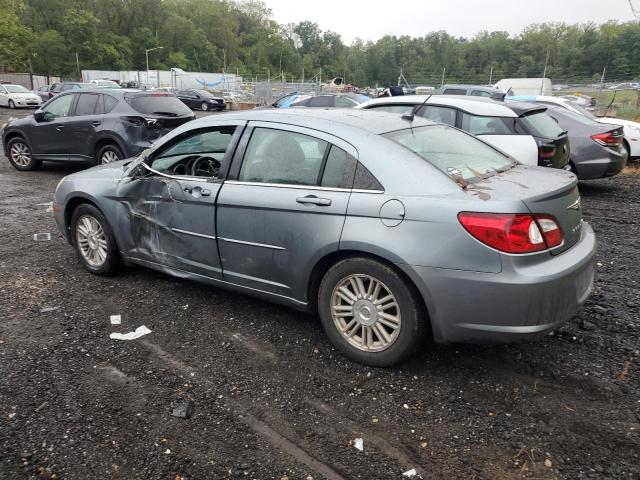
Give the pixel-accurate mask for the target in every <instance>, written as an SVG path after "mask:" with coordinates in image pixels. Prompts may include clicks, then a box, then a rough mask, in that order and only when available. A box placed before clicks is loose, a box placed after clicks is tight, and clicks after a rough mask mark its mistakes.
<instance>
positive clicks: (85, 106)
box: [75, 93, 100, 116]
mask: <svg viewBox="0 0 640 480" xmlns="http://www.w3.org/2000/svg"><path fill="white" fill-rule="evenodd" d="M78 96H79V97H80V98H78V103H76V113H75V114H76V115H77V116H80V115H93V114H95V113H96V104H97V103H98V100H99V99H100V95H93V94H90V93H82V94H80V95H78Z"/></svg>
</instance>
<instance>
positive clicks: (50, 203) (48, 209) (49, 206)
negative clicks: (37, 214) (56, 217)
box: [36, 202, 53, 213]
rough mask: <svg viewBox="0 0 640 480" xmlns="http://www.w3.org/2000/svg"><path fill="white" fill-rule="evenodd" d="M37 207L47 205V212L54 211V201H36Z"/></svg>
mask: <svg viewBox="0 0 640 480" xmlns="http://www.w3.org/2000/svg"><path fill="white" fill-rule="evenodd" d="M36 207H47V209H46V210H45V212H47V213H51V212H53V202H45V203H36Z"/></svg>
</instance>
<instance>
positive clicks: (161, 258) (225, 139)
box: [119, 126, 241, 279]
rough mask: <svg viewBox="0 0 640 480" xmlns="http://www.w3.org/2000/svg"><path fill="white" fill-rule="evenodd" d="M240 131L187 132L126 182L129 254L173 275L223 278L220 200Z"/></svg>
mask: <svg viewBox="0 0 640 480" xmlns="http://www.w3.org/2000/svg"><path fill="white" fill-rule="evenodd" d="M239 130H241V128H240V127H239V126H224V127H213V128H206V129H199V130H195V131H191V132H188V133H187V134H185V135H183V136H181V137H179V138H178V139H177V140H176V141H175V142H172V144H171V145H168V146H167V147H165V148H163V151H161V152H157V153H156V154H155V155H152V156H151V157H150V159H149V160H148V161H147V162H145V165H146V166H141V167H139V169H138V170H139V172H138V174H137V175H134V177H133V178H131V179H130V181H129V182H127V183H126V184H123V185H121V191H120V192H119V193H120V197H121V199H122V200H123V201H124V202H125V204H126V205H127V207H128V215H129V219H128V220H129V225H130V229H129V230H130V234H131V245H132V248H131V251H130V252H129V256H131V257H133V258H135V259H138V260H142V261H145V262H148V263H151V264H153V265H154V266H166V267H169V268H171V269H173V270H174V273H176V272H175V271H176V270H177V271H182V272H185V273H187V272H188V273H193V274H197V275H201V276H204V277H208V278H214V279H220V278H222V269H221V265H220V256H219V253H218V247H217V242H216V199H217V197H218V193H219V190H220V187H221V186H222V181H223V177H224V170H225V166H226V164H227V162H228V161H229V159H228V158H227V157H228V153H229V151H230V150H233V148H232V145H233V144H235V142H236V141H237V140H236V137H237V136H239V135H240V132H239ZM140 170H141V172H140Z"/></svg>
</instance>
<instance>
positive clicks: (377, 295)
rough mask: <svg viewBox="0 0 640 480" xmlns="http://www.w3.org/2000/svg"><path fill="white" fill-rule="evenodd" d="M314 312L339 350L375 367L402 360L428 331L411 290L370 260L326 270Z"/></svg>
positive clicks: (349, 261) (343, 263) (356, 260)
mask: <svg viewBox="0 0 640 480" xmlns="http://www.w3.org/2000/svg"><path fill="white" fill-rule="evenodd" d="M318 313H319V315H320V320H321V322H322V326H323V327H324V330H325V332H326V333H327V336H328V337H329V339H330V340H331V342H332V343H333V344H334V345H335V347H336V348H337V349H338V350H340V351H341V352H342V353H344V354H345V355H346V356H347V357H349V358H351V359H352V360H355V361H357V362H360V363H363V364H366V365H371V366H375V367H388V366H392V365H395V364H397V363H399V362H400V361H402V360H404V359H405V358H406V357H407V356H409V355H411V354H412V353H413V352H414V351H415V350H416V348H417V347H418V346H419V345H420V344H421V343H422V341H423V340H424V337H425V334H426V331H427V321H426V319H425V318H424V313H423V310H422V307H421V302H420V301H419V299H418V296H417V294H416V293H415V292H414V289H413V288H412V287H411V286H410V285H409V284H408V283H407V281H406V280H405V279H404V278H402V277H401V276H400V275H399V274H398V273H397V272H395V271H394V270H393V269H391V268H389V267H388V266H387V265H385V264H383V263H381V262H378V261H376V260H372V259H369V258H361V257H354V258H349V259H346V260H342V261H341V262H339V263H337V264H336V265H334V266H333V267H331V268H330V269H329V271H328V272H327V273H326V275H325V276H324V278H323V279H322V282H321V284H320V289H319V292H318Z"/></svg>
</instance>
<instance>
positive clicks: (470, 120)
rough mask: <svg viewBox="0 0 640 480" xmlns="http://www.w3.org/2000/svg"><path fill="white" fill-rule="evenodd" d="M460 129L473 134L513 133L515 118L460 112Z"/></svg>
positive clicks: (514, 132)
mask: <svg viewBox="0 0 640 480" xmlns="http://www.w3.org/2000/svg"><path fill="white" fill-rule="evenodd" d="M461 127H462V130H464V131H465V132H469V133H472V134H474V135H515V134H516V131H515V118H505V117H481V116H479V115H469V114H468V113H463V114H462V126H461Z"/></svg>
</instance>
